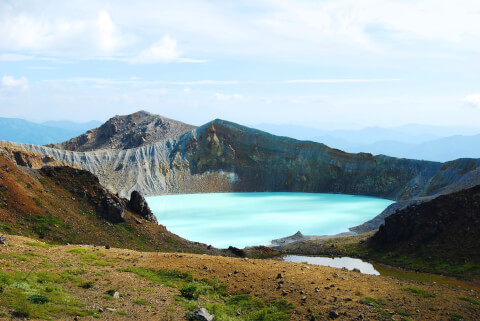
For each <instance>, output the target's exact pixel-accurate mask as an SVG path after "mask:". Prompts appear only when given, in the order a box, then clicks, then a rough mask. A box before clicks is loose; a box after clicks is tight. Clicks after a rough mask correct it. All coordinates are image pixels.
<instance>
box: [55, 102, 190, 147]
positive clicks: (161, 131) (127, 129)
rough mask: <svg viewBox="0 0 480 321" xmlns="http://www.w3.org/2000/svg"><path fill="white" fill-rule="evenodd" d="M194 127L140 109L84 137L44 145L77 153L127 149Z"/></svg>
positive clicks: (109, 122) (107, 122)
mask: <svg viewBox="0 0 480 321" xmlns="http://www.w3.org/2000/svg"><path fill="white" fill-rule="evenodd" d="M195 128H196V127H195V126H192V125H189V124H185V123H182V122H179V121H176V120H173V119H170V118H167V117H163V116H160V115H154V114H150V113H149V112H146V111H143V110H142V111H139V112H136V113H133V114H130V115H125V116H118V115H117V116H115V117H112V118H110V119H109V120H108V121H106V122H105V123H104V124H103V125H102V126H100V127H98V128H95V129H92V130H89V131H87V132H86V133H85V134H82V135H80V136H78V137H75V138H73V139H70V140H68V141H66V142H63V143H58V144H50V145H48V146H49V147H53V148H58V149H64V150H71V151H79V152H85V151H92V150H100V149H130V148H136V147H140V146H144V145H149V144H153V143H157V142H159V141H162V140H165V139H168V138H171V137H176V136H179V135H181V134H184V133H186V132H189V131H191V130H193V129H195Z"/></svg>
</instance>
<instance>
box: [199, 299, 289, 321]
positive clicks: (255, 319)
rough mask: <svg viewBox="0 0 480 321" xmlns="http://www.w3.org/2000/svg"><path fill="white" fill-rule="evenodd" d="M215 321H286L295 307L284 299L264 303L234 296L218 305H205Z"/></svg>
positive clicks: (259, 300) (260, 300)
mask: <svg viewBox="0 0 480 321" xmlns="http://www.w3.org/2000/svg"><path fill="white" fill-rule="evenodd" d="M205 306H206V309H207V310H208V311H209V312H210V313H212V314H214V315H215V320H243V321H251V320H252V321H287V320H289V319H290V313H291V311H292V310H293V309H294V308H295V306H294V305H293V304H291V303H289V302H287V301H286V300H284V299H281V300H279V301H277V300H273V301H271V302H265V301H264V300H262V299H260V298H255V297H252V296H250V295H243V294H241V295H234V296H232V297H229V298H226V299H225V300H224V301H223V302H220V303H207V304H206V305H205Z"/></svg>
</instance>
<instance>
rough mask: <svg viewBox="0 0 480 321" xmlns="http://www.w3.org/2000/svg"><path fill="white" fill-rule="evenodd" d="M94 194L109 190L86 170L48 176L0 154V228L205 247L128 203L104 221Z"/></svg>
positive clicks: (58, 239)
mask: <svg viewBox="0 0 480 321" xmlns="http://www.w3.org/2000/svg"><path fill="white" fill-rule="evenodd" d="M100 194H102V195H104V194H109V192H108V191H107V190H105V189H104V188H103V187H102V186H101V185H100V184H99V183H98V180H97V179H96V177H95V176H93V175H91V174H90V173H87V172H84V171H81V170H76V169H73V168H67V167H65V168H63V169H61V170H58V171H57V172H56V174H55V176H51V177H50V176H48V175H46V174H45V172H44V171H42V170H34V169H29V168H27V167H21V166H17V165H14V164H13V163H12V162H11V161H10V160H9V159H7V158H6V157H4V156H2V155H0V234H16V235H25V236H31V237H35V238H43V239H44V240H48V241H50V242H54V243H63V244H66V243H74V244H91V245H101V246H105V245H109V246H115V247H123V248H130V249H137V250H144V251H154V250H162V251H189V252H198V253H204V252H206V251H210V250H208V249H207V248H206V245H204V244H198V243H194V242H190V241H187V240H185V239H183V238H181V237H179V236H177V235H175V234H173V233H170V232H169V231H168V230H167V229H166V228H165V227H164V226H162V225H157V224H154V223H152V222H149V221H147V220H144V219H142V218H141V217H140V216H139V215H137V214H136V213H133V212H132V211H130V210H128V209H125V222H122V223H116V224H112V223H110V222H109V221H107V220H105V219H103V218H101V217H99V216H98V215H97V214H96V211H95V207H96V205H97V204H96V203H98V199H99V197H100ZM211 251H215V250H214V249H212V250H211Z"/></svg>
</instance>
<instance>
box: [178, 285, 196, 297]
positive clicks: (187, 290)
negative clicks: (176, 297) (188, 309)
mask: <svg viewBox="0 0 480 321" xmlns="http://www.w3.org/2000/svg"><path fill="white" fill-rule="evenodd" d="M180 293H181V294H182V296H183V297H184V298H185V299H188V300H196V299H198V296H199V293H198V287H197V285H195V284H189V285H185V286H182V287H181V288H180Z"/></svg>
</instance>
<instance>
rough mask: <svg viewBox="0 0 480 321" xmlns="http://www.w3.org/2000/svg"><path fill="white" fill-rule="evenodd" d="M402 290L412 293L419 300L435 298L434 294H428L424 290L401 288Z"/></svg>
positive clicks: (411, 287)
mask: <svg viewBox="0 0 480 321" xmlns="http://www.w3.org/2000/svg"><path fill="white" fill-rule="evenodd" d="M402 290H404V291H407V292H410V293H413V294H415V295H417V296H419V297H421V298H434V297H436V296H437V294H436V293H431V292H428V291H426V290H423V289H420V288H416V287H413V286H405V287H402Z"/></svg>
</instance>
